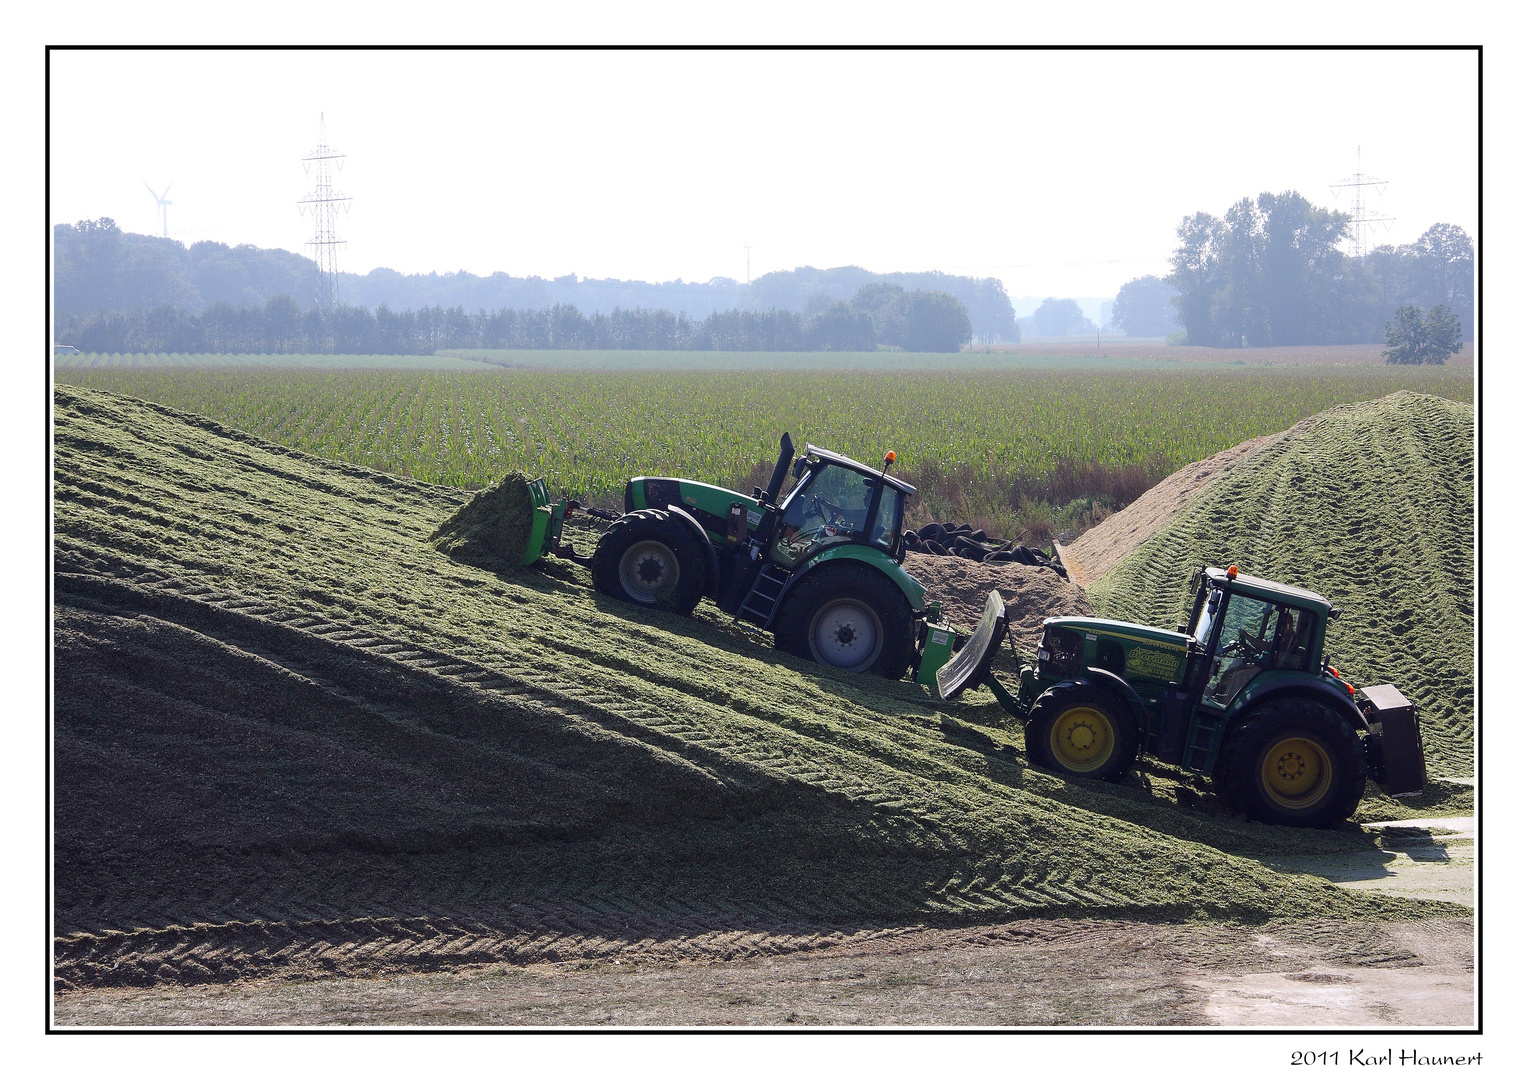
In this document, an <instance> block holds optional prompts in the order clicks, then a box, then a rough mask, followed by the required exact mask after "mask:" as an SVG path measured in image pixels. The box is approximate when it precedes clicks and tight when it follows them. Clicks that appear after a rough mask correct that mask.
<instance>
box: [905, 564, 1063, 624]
mask: <svg viewBox="0 0 1528 1080" xmlns="http://www.w3.org/2000/svg"><path fill="white" fill-rule="evenodd" d="M903 566H904V567H905V568H906V570H907V572H908V573H909V574H911V575H912V576H913V577H915V578H917V579H918V580H919V581H921V582H923V584H924V585H925V586H927V587H928V590H929V594H930V595H932V596H933V597H935V598H936V599H938V600H939V602H940V603H941V604H943V605H944V615H945V619H946V621H948V622H949V623H950V625H952V626H956V627H959V628H960V629H963V630H970V629H972V628H974V627H975V626H976V624H977V623H979V622H981V617H982V608H983V607H984V606H985V605H986V603H987V594H988V593H989V592H991V591H992V590H993V589H996V590H997V591H998V593H999V595H1001V596H1002V598H1003V600H1004V601H1005V602H1006V603H1007V604H1008V618H1009V625H1010V626H1011V627H1012V628H1013V633H1014V636H1015V638H1016V640H1017V641H1018V642H1019V643H1020V644H1022V645H1031V644H1033V643H1034V642H1036V641H1038V640H1039V639H1040V627H1041V624H1042V623H1044V621H1045V620H1046V619H1048V618H1050V617H1051V616H1052V615H1091V614H1093V609H1092V607H1090V606H1089V604H1088V598H1087V595H1086V594H1085V593H1084V592H1083V591H1082V589H1081V587H1080V586H1079V585H1077V584H1076V583H1075V582H1072V581H1068V580H1067V579H1066V578H1064V577H1062V576H1061V575H1060V574H1058V573H1056V572H1055V571H1054V570H1052V569H1050V568H1049V567H1045V566H1025V565H1024V564H1023V563H978V562H972V561H971V560H970V559H952V558H942V557H940V556H938V555H916V554H909V555H908V556H907V558H906V560H905V561H904V563H903Z"/></svg>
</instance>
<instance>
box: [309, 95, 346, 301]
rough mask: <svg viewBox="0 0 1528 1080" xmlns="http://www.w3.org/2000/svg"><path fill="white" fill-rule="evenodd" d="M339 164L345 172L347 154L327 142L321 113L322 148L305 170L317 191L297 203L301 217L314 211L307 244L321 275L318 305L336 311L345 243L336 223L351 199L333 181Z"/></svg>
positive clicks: (316, 299) (316, 288)
mask: <svg viewBox="0 0 1528 1080" xmlns="http://www.w3.org/2000/svg"><path fill="white" fill-rule="evenodd" d="M331 161H338V162H339V170H340V171H341V172H343V171H344V168H345V155H344V154H337V153H335V152H334V151H333V150H332V149H330V147H329V144H328V143H327V142H325V141H324V114H323V113H319V114H318V146H317V147H315V148H314V150H313V152H312V153H311V154H309V155H308V156H307V157H305V158H303V159H302V170H303V172H308V171H309V168H310V166H311V169H312V172H313V190H312V191H310V192H309V193H308V197H307V198H306V199H299V200H297V213H298V215H299V216H301V215H302V214H303V213H305V212H306V211H307V210H308V209H309V208H311V209H312V211H313V239H311V240H309V241H308V242H307V244H306V246H307V247H311V248H312V249H313V262H314V263H315V264H317V267H318V274H317V280H316V286H315V295H314V302H315V303H316V304H317V305H318V306H319V307H321V308H323V309H324V310H326V311H332V310H333V309H334V306H335V303H336V302H337V300H338V297H339V278H340V261H339V248H340V247H342V246H343V245H344V243H345V241H343V240H341V239H339V237H338V236H337V235H336V234H335V228H334V220H335V218H336V217H338V216H339V211H340V208H341V207H342V206H343V207H344V209H345V212H346V213H347V214H348V213H349V212H350V198H349V196H346V195H341V194H340V193H339V192H337V191H335V190H334V187H333V185H332V183H331V182H330V179H329V162H331Z"/></svg>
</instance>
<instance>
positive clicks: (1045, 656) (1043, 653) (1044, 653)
mask: <svg viewBox="0 0 1528 1080" xmlns="http://www.w3.org/2000/svg"><path fill="white" fill-rule="evenodd" d="M1035 656H1037V657H1039V658H1040V659H1041V660H1049V659H1050V650H1049V649H1036V650H1035Z"/></svg>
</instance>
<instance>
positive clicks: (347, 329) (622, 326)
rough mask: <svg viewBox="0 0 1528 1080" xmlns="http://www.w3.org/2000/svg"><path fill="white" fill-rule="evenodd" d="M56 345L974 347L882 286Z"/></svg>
mask: <svg viewBox="0 0 1528 1080" xmlns="http://www.w3.org/2000/svg"><path fill="white" fill-rule="evenodd" d="M57 329H58V335H57V340H58V341H59V342H61V343H67V344H70V345H74V346H75V347H77V348H78V349H80V350H81V351H82V352H92V353H348V354H358V355H429V354H431V353H434V352H436V351H437V350H440V349H654V350H688V349H716V350H724V351H748V352H781V351H787V352H815V351H821V350H852V351H872V350H875V349H877V348H879V347H882V346H888V347H895V348H900V349H904V350H907V351H916V352H957V351H959V349H960V347H961V346H962V345H964V344H965V343H966V342H968V341H970V340H971V322H970V319H969V317H968V316H967V314H966V310H965V306H964V305H963V304H961V302H960V301H959V300H957V299H956V298H955V297H953V296H951V295H949V294H948V293H940V292H927V291H924V290H913V291H911V292H909V291H906V290H903V289H902V288H901V287H900V286H897V285H889V284H885V283H878V284H874V285H871V286H866V287H865V288H864V289H861V290H860V291H859V292H858V293H856V294H855V295H854V297H853V298H851V299H850V300H849V301H837V302H834V303H831V304H828V305H826V306H825V307H823V308H822V309H821V310H819V311H817V312H816V313H814V314H812V315H810V316H807V317H803V316H802V315H800V314H798V313H796V312H794V311H784V310H781V309H778V308H775V309H771V310H769V311H748V310H744V309H741V308H734V309H732V310H730V311H718V312H713V313H712V314H710V315H708V316H706V317H705V318H704V319H700V320H696V319H691V318H690V317H689V316H687V315H684V314H680V313H675V312H672V311H665V310H662V309H652V308H633V309H626V308H617V309H615V310H614V311H611V312H595V313H593V314H590V315H585V314H584V313H582V312H581V311H579V310H578V308H577V307H574V306H573V305H571V304H553V305H551V306H550V307H546V308H541V309H531V308H520V309H515V308H500V309H498V310H497V311H487V310H479V311H477V312H469V311H467V310H466V309H465V308H462V307H460V306H456V307H450V308H446V307H441V306H439V305H436V306H434V307H426V308H419V309H417V310H414V309H405V310H402V311H394V310H392V309H391V308H389V307H388V306H387V305H386V304H379V305H377V307H376V309H375V310H374V311H373V310H368V309H367V308H364V307H359V306H355V305H348V304H341V305H339V306H337V307H335V308H333V309H331V310H324V309H321V308H317V307H313V308H309V309H308V310H306V311H304V310H303V309H302V307H301V306H300V305H299V304H298V303H297V301H296V300H294V299H293V298H292V297H290V296H284V295H283V296H274V297H271V298H270V299H269V300H267V301H266V302H265V303H264V304H249V303H246V304H238V305H234V304H229V303H218V304H213V305H211V306H209V307H207V308H205V309H204V310H202V311H199V312H193V311H187V310H184V309H183V308H180V307H176V306H175V305H173V304H161V305H160V306H158V307H156V308H153V309H150V310H147V311H143V310H138V311H104V312H98V313H96V314H94V315H90V316H88V317H84V318H81V317H79V316H74V317H72V318H67V319H64V320H61V321H60V323H59V325H58V328H57Z"/></svg>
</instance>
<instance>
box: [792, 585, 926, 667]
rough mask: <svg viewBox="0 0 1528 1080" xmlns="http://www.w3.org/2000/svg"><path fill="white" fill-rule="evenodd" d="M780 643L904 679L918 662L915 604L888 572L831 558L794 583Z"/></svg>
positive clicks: (804, 654) (806, 656)
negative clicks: (913, 659) (913, 663)
mask: <svg viewBox="0 0 1528 1080" xmlns="http://www.w3.org/2000/svg"><path fill="white" fill-rule="evenodd" d="M774 631H775V647H776V648H779V649H784V650H785V651H787V652H789V653H793V654H794V655H796V656H799V657H801V658H802V659H803V660H815V661H817V662H818V663H819V664H826V665H827V666H829V667H834V668H838V669H839V670H841V671H874V672H877V673H878V674H881V675H884V676H886V678H888V679H900V678H901V677H902V676H903V675H904V674H906V672H907V666H908V665H909V664H910V663H911V662H912V658H913V649H914V647H915V633H916V630H915V627H914V625H913V609H912V605H910V604H909V603H908V602H907V598H906V597H905V596H903V595H902V590H901V589H899V588H897V586H896V584H895V583H894V582H893V581H892V580H891V579H890V578H888V577H887V576H886V575H885V574H883V573H881V572H880V571H879V570H876V569H875V568H874V567H871V566H866V565H865V564H864V563H857V562H850V561H849V560H847V559H845V560H843V561H841V562H831V563H828V564H827V565H826V566H823V567H820V568H818V569H816V570H813V571H812V572H811V573H810V574H808V576H807V577H805V578H804V579H802V580H801V581H800V582H798V583H796V584H795V585H794V586H792V587H791V591H790V593H789V594H788V595H787V596H786V597H785V600H784V602H783V603H782V604H781V605H780V610H779V611H778V612H776V613H775V625H774Z"/></svg>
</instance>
